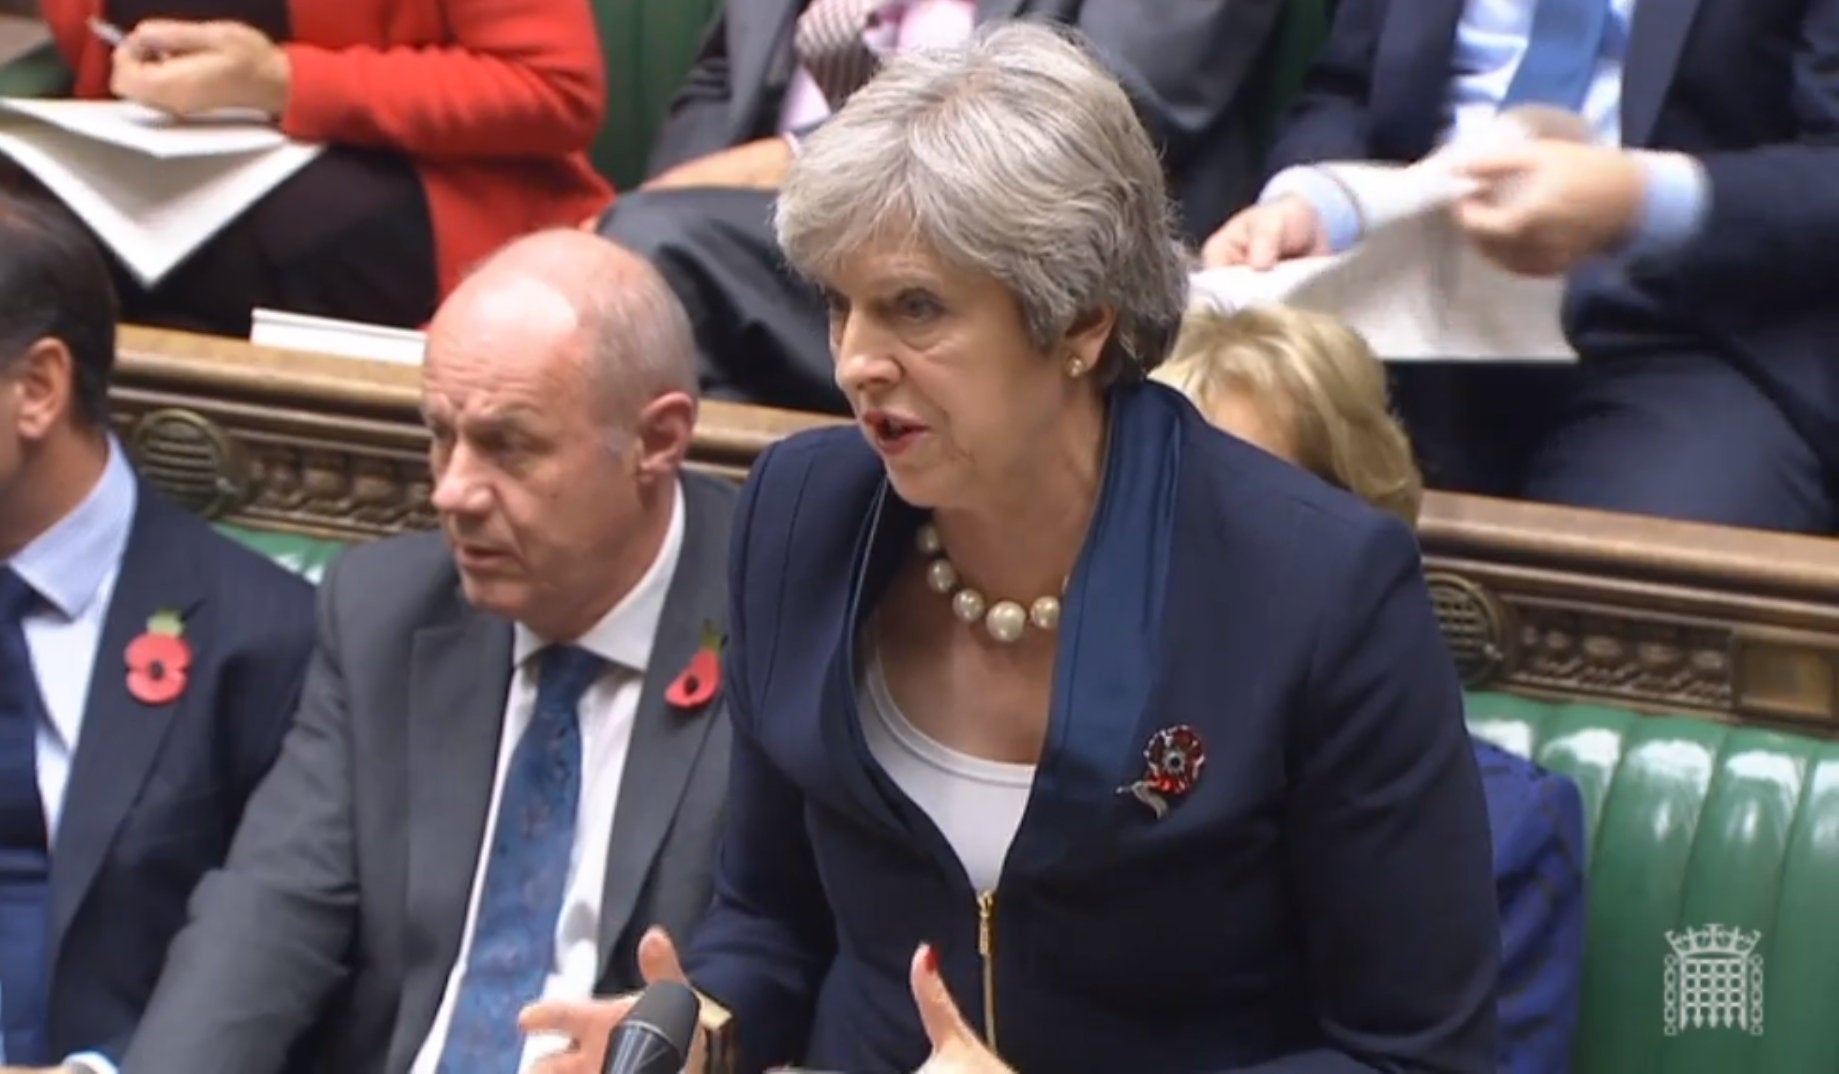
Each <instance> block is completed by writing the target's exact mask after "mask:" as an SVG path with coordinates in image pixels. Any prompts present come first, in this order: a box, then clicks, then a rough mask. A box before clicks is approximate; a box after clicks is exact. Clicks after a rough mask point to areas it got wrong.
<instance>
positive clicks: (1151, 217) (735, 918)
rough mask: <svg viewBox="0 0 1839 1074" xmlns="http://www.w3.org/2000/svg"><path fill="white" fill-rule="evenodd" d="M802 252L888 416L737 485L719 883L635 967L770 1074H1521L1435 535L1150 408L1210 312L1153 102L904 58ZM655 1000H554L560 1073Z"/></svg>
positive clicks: (1025, 51)
mask: <svg viewBox="0 0 1839 1074" xmlns="http://www.w3.org/2000/svg"><path fill="white" fill-rule="evenodd" d="M777 224H778V231H779V236H780V240H781V243H782V245H783V247H784V249H785V252H786V254H787V256H788V257H789V258H790V259H791V261H792V263H793V264H794V265H795V266H796V267H797V268H798V269H799V270H800V271H802V272H804V273H806V274H807V275H809V276H810V277H811V278H812V279H813V280H815V281H816V282H817V283H818V285H819V286H821V287H822V288H823V290H824V292H825V294H826V295H827V296H828V300H829V307H830V318H831V322H830V324H831V344H832V348H833V350H834V352H835V361H836V376H837V382H838V384H839V385H840V386H841V387H842V389H843V390H844V392H845V393H846V394H847V395H848V397H849V399H850V402H851V404H852V407H853V409H854V412H855V415H856V418H857V422H856V427H855V428H853V429H852V428H841V429H830V430H823V431H818V432H813V433H807V434H803V435H800V436H795V437H792V438H790V439H788V440H787V441H785V442H783V443H781V444H779V445H777V446H776V447H774V448H773V449H772V450H770V451H768V452H767V453H766V454H765V455H764V456H762V457H761V459H760V461H759V463H758V464H757V466H756V467H755V470H754V473H753V476H752V479H751V480H750V481H749V483H748V486H747V489H746V491H745V492H744V494H743V500H742V505H741V509H740V513H739V516H738V522H737V525H738V527H739V528H738V530H737V534H738V535H737V539H736V546H735V555H734V561H733V567H734V573H733V577H732V580H731V586H732V591H733V600H734V608H733V614H732V617H731V620H730V629H731V631H732V633H731V635H730V637H729V638H728V642H727V650H726V655H725V662H724V665H723V666H724V672H723V674H724V676H725V681H724V684H723V687H724V689H725V690H726V692H727V693H726V696H727V701H728V706H729V711H730V713H731V716H732V720H733V730H734V758H733V776H732V785H731V789H730V798H729V802H728V813H727V817H728V820H727V822H726V823H727V824H728V830H727V832H726V838H725V841H724V850H723V852H722V858H721V861H720V863H719V866H718V875H717V880H716V890H717V896H716V900H715V903H714V905H713V906H712V908H711V909H710V911H709V915H708V917H707V918H706V919H705V921H704V923H703V924H702V926H701V927H700V928H699V930H698V932H697V933H696V935H695V936H694V937H692V938H690V944H689V947H688V950H687V952H686V954H687V957H686V958H685V959H684V960H683V961H682V963H681V964H680V963H679V961H678V959H677V956H676V953H675V949H674V947H673V946H672V944H671V942H670V940H669V938H667V937H665V936H663V935H662V934H660V933H655V932H654V933H653V934H652V935H650V936H648V937H647V938H646V941H645V943H644V944H643V945H642V947H641V950H640V951H639V960H640V966H641V969H642V970H643V972H644V973H645V975H646V978H647V980H661V979H680V980H681V979H687V980H688V981H689V982H690V983H692V984H693V986H694V987H695V988H696V989H697V990H698V991H699V992H700V993H701V994H702V995H703V996H704V997H705V1003H708V1004H711V1005H719V1006H720V1007H723V1008H726V1010H727V1011H728V1012H730V1013H731V1014H732V1016H733V1019H734V1026H735V1027H736V1030H737V1032H738V1043H739V1053H740V1055H739V1067H740V1069H742V1070H745V1071H757V1070H761V1069H764V1068H767V1067H770V1066H772V1065H773V1064H776V1063H785V1062H803V1063H807V1064H809V1065H811V1066H813V1067H823V1068H827V1069H835V1070H847V1071H850V1072H852V1074H866V1072H877V1071H911V1070H914V1069H916V1068H918V1069H920V1070H922V1071H925V1072H927V1074H950V1072H1001V1071H1006V1070H1010V1069H1015V1070H1020V1071H1025V1072H1027V1074H1051V1072H1057V1071H1068V1072H1073V1071H1079V1072H1084V1071H1125V1070H1128V1071H1152V1072H1159V1071H1225V1070H1242V1069H1255V1070H1261V1071H1270V1072H1278V1071H1282V1072H1296V1074H1301V1072H1322V1074H1327V1072H1335V1071H1360V1070H1372V1069H1385V1070H1433V1069H1434V1070H1439V1071H1469V1070H1473V1071H1482V1070H1488V1069H1491V1068H1492V1065H1493V1061H1494V1055H1495V1041H1494V1035H1495V1026H1494V1015H1493V1010H1494V1007H1493V1000H1494V989H1495V977H1496V962H1497V955H1496V952H1497V950H1498V936H1497V924H1496V921H1495V909H1494V906H1495V903H1494V895H1493V884H1492V878H1491V873H1490V859H1489V841H1488V827H1487V823H1488V822H1487V813H1486V810H1485V808H1484V805H1483V802H1482V797H1481V791H1480V787H1479V784H1478V779H1477V775H1476V771H1475V764H1474V760H1473V756H1472V754H1471V752H1470V750H1469V747H1468V739H1467V735H1466V733H1465V729H1464V726H1463V721H1462V714H1461V700H1460V694H1459V689H1458V684H1457V682H1456V681H1455V678H1454V674H1453V669H1452V666H1451V662H1450V660H1449V658H1448V656H1447V653H1446V652H1445V650H1444V647H1443V643H1442V639H1441V638H1440V636H1439V634H1438V630H1437V625H1436V621H1435V618H1434V617H1433V615H1432V613H1431V608H1430V603H1429V601H1428V599H1427V598H1426V595H1425V591H1424V588H1423V583H1422V580H1421V575H1420V571H1419V563H1418V557H1417V550H1416V545H1415V543H1414V541H1413V539H1412V536H1411V533H1410V531H1409V530H1408V529H1407V528H1406V527H1405V526H1404V525H1403V524H1402V523H1400V522H1398V521H1397V520H1395V519H1391V518H1388V517H1387V516H1384V515H1381V514H1379V513H1378V512H1376V511H1374V510H1372V509H1370V508H1368V507H1367V506H1365V505H1364V504H1362V503H1360V502H1358V501H1356V500H1355V499H1354V498H1352V497H1350V496H1348V495H1346V494H1344V493H1341V492H1338V491H1336V490H1333V489H1331V488H1329V487H1327V486H1326V485H1324V484H1322V483H1321V482H1319V481H1317V480H1315V479H1314V478H1311V477H1309V476H1308V475H1306V474H1304V473H1302V472H1301V471H1299V470H1297V469H1295V468H1292V467H1288V466H1286V465H1285V464H1283V463H1281V462H1279V461H1277V460H1275V459H1273V458H1271V457H1269V456H1268V455H1265V454H1264V453H1263V452H1261V451H1258V450H1257V449H1255V448H1251V447H1249V446H1247V445H1245V444H1243V443H1241V442H1239V441H1237V440H1234V439H1231V438H1229V437H1227V436H1225V435H1223V434H1221V433H1218V432H1215V431H1214V430H1212V429H1211V428H1210V427H1209V426H1208V424H1207V423H1206V421H1205V420H1204V419H1202V418H1201V417H1200V415H1199V414H1198V413H1197V412H1195V411H1194V409H1193V408H1192V407H1191V406H1189V405H1188V404H1187V403H1186V402H1185V401H1184V400H1182V399H1181V398H1180V397H1179V396H1178V395H1177V394H1175V393H1174V392H1172V391H1170V390H1168V389H1166V388H1164V387H1162V386H1160V385H1156V384H1152V383H1148V382H1146V380H1145V373H1146V372H1147V371H1148V370H1149V369H1150V368H1151V367H1153V366H1154V365H1156V363H1158V362H1159V361H1160V360H1161V359H1162V357H1163V354H1164V352H1165V351H1166V350H1167V349H1168V346H1169V344H1170V340H1171V336H1172V334H1173V331H1174V329H1175V326H1176V323H1177V320H1178V318H1179V315H1180V312H1181V309H1182V306H1183V300H1184V287H1185V285H1184V277H1183V271H1182V261H1181V257H1180V255H1179V253H1178V251H1177V250H1176V249H1175V247H1174V246H1173V244H1172V243H1171V241H1170V227H1169V221H1168V215H1167V208H1166V196H1165V193H1164V190H1163V184H1162V179H1161V173H1160V169H1159V167H1158V164H1157V161H1156V157H1155V153H1154V152H1153V150H1152V149H1151V147H1150V143H1149V140H1148V138H1147V137H1146V136H1145V134H1144V132H1143V130H1142V129H1141V128H1140V127H1139V126H1138V124H1137V121H1136V119H1135V118H1134V116H1133V115H1132V113H1131V109H1130V105H1129V102H1128V101H1127V100H1126V98H1125V95H1124V94H1123V92H1122V91H1121V90H1119V88H1118V87H1117V85H1116V84H1115V83H1113V82H1112V81H1111V80H1110V79H1109V78H1108V77H1107V76H1106V75H1105V74H1104V72H1103V71H1102V70H1101V69H1100V68H1099V67H1098V66H1097V65H1096V64H1095V63H1093V62H1092V60H1091V59H1090V58H1089V57H1088V56H1086V55H1085V54H1084V53H1083V52H1082V51H1081V50H1080V49H1079V48H1078V47H1077V46H1076V45H1075V44H1073V43H1071V42H1069V41H1067V40H1065V39H1064V38H1062V37H1060V36H1058V35H1056V34H1054V33H1051V32H1048V31H1046V30H1043V29H1040V28H1038V27H1033V26H1025V25H1024V26H1011V27H1006V28H1002V29H998V30H995V31H994V32H989V33H986V34H982V35H980V36H978V37H977V38H976V39H975V40H973V41H972V42H971V43H970V44H969V45H968V46H966V47H964V48H961V49H957V50H952V51H946V52H938V53H929V54H915V55H903V56H902V57H900V58H898V59H897V60H895V61H894V62H892V63H890V64H889V65H888V67H887V68H886V70H885V71H884V73H883V74H882V75H880V76H879V77H878V78H877V79H876V80H875V81H874V82H873V83H872V84H871V85H870V86H869V87H868V88H866V89H864V90H862V91H860V92H859V93H857V94H856V95H855V96H854V97H852V98H851V99H850V101H849V103H848V105H846V106H845V107H844V108H843V109H842V110H841V112H840V113H838V115H837V116H836V117H835V118H834V119H832V120H831V121H830V122H829V123H828V124H827V125H826V126H825V127H824V128H823V129H822V130H821V131H819V132H818V133H817V134H815V135H814V136H813V137H811V138H810V139H809V141H808V142H807V144H806V147H805V149H804V152H803V155H802V156H801V157H800V159H799V160H798V161H797V163H796V164H795V166H794V168H793V171H792V175H791V177H790V179H789V180H788V181H787V183H786V186H785V189H784V191H783V193H782V194H781V196H780V199H779V210H778V220H777ZM685 967H687V974H686V973H685ZM630 1003H631V1000H630V998H627V999H618V1000H605V1001H600V1002H598V1003H595V1004H589V1005H573V1006H571V1005H545V1006H542V1007H539V1008H534V1009H532V1010H531V1011H529V1012H527V1013H526V1018H525V1024H526V1026H527V1027H529V1028H531V1029H544V1030H552V1031H561V1032H564V1033H566V1034H568V1035H569V1036H571V1037H572V1038H573V1039H574V1040H575V1042H576V1045H577V1047H576V1048H575V1049H574V1050H572V1051H570V1052H569V1053H567V1054H565V1055H562V1056H558V1057H555V1058H553V1059H551V1060H549V1064H550V1065H549V1066H548V1067H545V1068H540V1069H545V1070H551V1071H556V1072H563V1074H567V1072H575V1071H581V1072H597V1071H599V1070H600V1065H599V1064H600V1061H601V1059H600V1056H601V1052H602V1050H603V1047H604V1043H605V1040H606V1035H607V1032H608V1031H609V1029H610V1028H611V1027H612V1026H613V1024H614V1023H616V1022H617V1020H618V1019H619V1018H620V1017H622V1016H623V1015H624V1013H625V1012H626V1011H627V1010H628V1009H629V1007H630ZM700 1062H701V1060H696V1061H694V1062H693V1064H692V1065H693V1066H696V1065H699V1064H700Z"/></svg>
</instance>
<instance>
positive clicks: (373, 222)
mask: <svg viewBox="0 0 1839 1074" xmlns="http://www.w3.org/2000/svg"><path fill="white" fill-rule="evenodd" d="M0 170H4V171H5V173H6V174H5V177H4V182H0V186H16V187H22V188H24V189H26V190H29V191H32V192H34V193H39V194H41V195H44V196H47V197H48V196H49V195H48V194H47V193H45V191H44V188H43V186H42V185H40V184H39V183H38V182H37V181H36V180H34V179H32V178H31V177H30V176H29V175H27V174H26V173H25V172H24V171H23V170H19V169H16V168H12V167H11V166H10V165H9V166H8V167H7V168H6V169H0ZM108 260H109V264H110V267H111V269H112V270H113V275H114V277H115V289H116V293H117V294H118V295H119V296H120V299H121V319H122V320H123V321H125V322H128V323H131V324H143V325H152V326H155V327H160V328H177V329H183V330H186V331H193V332H204V333H209V334H213V335H226V336H236V337H239V338H246V337H247V336H248V335H249V321H250V311H252V310H253V309H254V308H255V307H257V306H262V307H266V308H268V309H277V310H286V311H289V312H292V313H306V314H313V315H316V316H321V317H339V318H343V319H346V320H353V321H364V322H368V323H372V324H386V325H395V326H398V327H404V328H414V327H419V326H420V325H421V324H423V323H425V322H426V321H427V320H428V318H429V317H431V316H433V314H434V306H435V303H436V302H437V301H438V299H439V297H440V296H439V283H438V280H437V277H436V273H435V267H434V231H433V227H432V225H431V224H430V222H429V219H428V204H427V198H426V196H425V195H424V194H423V192H422V186H421V179H420V177H419V176H417V175H416V174H415V168H414V165H413V164H412V163H411V162H410V161H409V160H408V159H407V158H405V157H402V156H400V155H397V154H394V153H385V152H377V151H370V150H360V149H348V148H344V147H338V146H335V147H332V148H330V149H328V150H327V151H326V152H324V153H323V154H321V155H320V156H319V157H317V158H316V159H314V160H313V162H312V163H310V164H308V165H307V166H306V167H304V168H302V169H300V171H298V172H296V173H294V174H293V175H292V176H290V177H288V179H287V181H286V182H283V183H282V184H280V185H279V186H277V187H275V189H273V190H271V191H269V192H268V194H267V195H266V196H265V197H263V198H262V199H261V200H260V201H258V202H256V203H255V204H254V205H251V206H250V207H249V208H248V209H247V210H246V211H245V212H244V213H243V214H242V215H241V216H239V217H237V218H236V219H235V220H232V221H231V222H230V224H229V226H227V227H225V228H224V230H222V231H221V232H219V233H217V234H216V235H215V236H213V237H212V238H211V239H210V240H209V241H207V242H205V243H204V244H203V245H202V246H200V247H199V248H198V249H197V250H195V251H193V252H192V254H191V256H189V257H187V258H186V259H185V260H184V261H181V262H180V263H179V264H178V265H177V266H176V267H175V268H174V269H173V270H172V271H171V272H170V273H168V274H167V275H166V276H165V277H164V278H162V279H161V280H160V281H159V282H158V283H157V284H155V285H154V286H152V287H146V286H143V285H142V284H141V283H140V282H139V281H137V280H136V279H135V278H134V277H133V276H132V275H131V274H130V273H129V272H128V271H127V269H126V268H124V267H123V266H122V265H121V263H120V262H119V261H118V260H117V259H116V258H114V257H112V256H111V257H109V259H108Z"/></svg>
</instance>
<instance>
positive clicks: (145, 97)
mask: <svg viewBox="0 0 1839 1074" xmlns="http://www.w3.org/2000/svg"><path fill="white" fill-rule="evenodd" d="M291 80H292V71H291V68H290V66H289V64H288V60H287V53H286V52H284V51H282V50H281V49H280V48H279V47H278V46H276V45H275V43H274V42H272V41H270V40H269V39H268V38H267V37H266V36H265V35H264V34H263V33H262V32H261V31H260V30H257V29H256V28H254V27H253V26H247V25H244V24H243V23H240V22H221V21H220V22H177V21H174V20H171V19H148V20H146V21H144V22H142V23H140V24H139V25H138V26H136V27H135V28H134V32H133V33H131V34H129V35H128V36H127V39H126V40H124V41H122V43H121V45H120V47H118V48H117V49H116V50H115V57H114V70H113V73H112V74H111V76H110V79H109V89H110V91H111V92H113V93H114V94H115V96H117V97H120V98H122V99H124V100H130V101H138V102H140V103H141V104H144V105H148V106H149V107H152V108H158V109H160V110H161V111H165V112H170V113H172V114H173V115H175V116H181V117H187V116H196V115H200V114H203V113H205V112H210V111H213V110H215V109H220V108H253V109H256V110H257V111H260V112H262V113H263V114H265V115H269V116H279V115H280V114H281V113H282V111H283V110H285V109H286V107H287V92H288V85H289V83H290V82H291Z"/></svg>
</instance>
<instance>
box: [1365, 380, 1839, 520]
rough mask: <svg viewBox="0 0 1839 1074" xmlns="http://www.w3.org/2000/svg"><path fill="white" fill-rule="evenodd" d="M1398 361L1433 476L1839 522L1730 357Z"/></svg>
mask: <svg viewBox="0 0 1839 1074" xmlns="http://www.w3.org/2000/svg"><path fill="white" fill-rule="evenodd" d="M1392 369H1393V387H1394V392H1395V398H1396V400H1397V403H1398V408H1399V411H1400V413H1401V415H1402V417H1403V418H1404V420H1405V425H1406V427H1407V429H1409V430H1410V432H1411V436H1412V441H1413V443H1414V445H1415V446H1416V448H1417V452H1418V457H1419V462H1420V464H1421V465H1422V466H1423V468H1424V476H1425V480H1426V483H1427V484H1428V485H1429V486H1430V487H1431V488H1438V489H1447V490H1450V491H1455V492H1473V493H1478V494H1481V495H1490V496H1506V497H1512V498H1519V499H1528V500H1536V501H1540V502H1546V503H1558V504H1566V505H1570V506H1574V507H1592V508H1598V509H1602V510H1609V511H1624V512H1629V513H1633V514H1642V515H1654V516H1659V517H1664V518H1676V519H1685V520H1690V521H1696V522H1712V523H1720V524H1724V525H1731V526H1745V527H1751V528H1756V529H1769V530H1787V531H1794V532H1801V533H1818V534H1825V533H1832V532H1834V531H1835V530H1839V503H1836V501H1835V480H1834V477H1833V475H1831V474H1828V473H1826V472H1825V470H1824V468H1823V467H1822V465H1821V463H1820V460H1819V458H1818V456H1816V455H1815V453H1814V451H1813V449H1812V448H1811V447H1810V446H1809V445H1808V443H1807V441H1806V439H1805V438H1803V437H1802V436H1801V435H1800V434H1799V433H1798V432H1796V430H1795V428H1794V427H1793V426H1792V425H1791V424H1790V423H1789V421H1788V419H1787V418H1786V417H1785V416H1784V415H1783V413H1782V411H1781V409H1780V408H1779V407H1777V406H1776V405H1775V404H1774V403H1773V402H1772V401H1770V399H1769V397H1768V396H1767V395H1766V394H1764V392H1763V391H1762V390H1761V389H1760V388H1759V387H1758V386H1757V385H1756V383H1755V382H1754V381H1753V380H1751V379H1750V378H1749V377H1747V376H1745V375H1744V374H1743V373H1742V372H1741V371H1739V370H1738V368H1737V367H1736V366H1734V365H1732V364H1731V363H1730V362H1729V361H1727V360H1725V359H1724V358H1722V357H1720V356H1717V355H1714V354H1703V353H1674V354H1642V355H1618V356H1616V357H1613V358H1603V359H1598V360H1589V361H1585V362H1582V363H1579V364H1577V365H1567V366H1552V365H1470V364H1456V363H1422V364H1419V363H1412V364H1404V363H1400V364H1397V365H1394V366H1393V367H1392Z"/></svg>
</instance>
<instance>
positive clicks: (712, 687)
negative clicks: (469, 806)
mask: <svg viewBox="0 0 1839 1074" xmlns="http://www.w3.org/2000/svg"><path fill="white" fill-rule="evenodd" d="M726 641H727V639H726V638H724V637H722V632H721V631H720V630H718V629H717V628H716V626H715V624H714V623H704V624H703V625H702V646H701V647H700V648H698V649H697V650H696V655H695V656H693V657H691V658H690V666H689V667H686V668H684V669H683V673H682V674H681V675H678V676H677V678H676V679H675V680H674V681H673V682H672V683H671V684H670V688H669V689H667V690H665V691H664V700H666V701H668V702H670V703H671V705H672V706H673V707H675V708H679V709H686V710H687V709H699V708H701V707H703V706H704V705H706V704H708V703H709V699H710V698H712V697H714V696H715V691H717V690H719V689H721V685H722V659H721V657H722V645H723V643H724V642H726Z"/></svg>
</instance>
